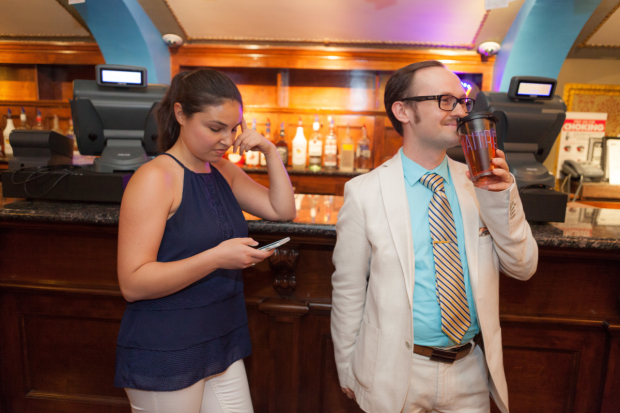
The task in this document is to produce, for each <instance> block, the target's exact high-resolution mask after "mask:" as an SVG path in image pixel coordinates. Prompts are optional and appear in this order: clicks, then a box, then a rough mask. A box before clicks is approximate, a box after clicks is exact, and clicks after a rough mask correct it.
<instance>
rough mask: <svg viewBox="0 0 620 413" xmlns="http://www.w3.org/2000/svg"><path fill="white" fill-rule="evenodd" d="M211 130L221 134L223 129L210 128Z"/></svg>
mask: <svg viewBox="0 0 620 413" xmlns="http://www.w3.org/2000/svg"><path fill="white" fill-rule="evenodd" d="M209 129H211V130H212V131H213V132H219V131H221V129H213V128H209Z"/></svg>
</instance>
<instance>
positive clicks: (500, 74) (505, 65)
mask: <svg viewBox="0 0 620 413" xmlns="http://www.w3.org/2000/svg"><path fill="white" fill-rule="evenodd" d="M600 2H601V0H526V1H525V3H523V6H521V10H520V11H519V13H518V14H517V17H516V18H515V20H514V22H513V24H512V26H511V27H510V30H508V33H507V34H506V37H505V38H504V41H503V42H502V47H501V49H500V52H499V53H498V55H497V58H496V60H495V66H494V76H493V90H494V91H500V92H507V91H508V86H509V85H510V79H511V78H512V77H513V76H542V77H551V78H554V79H557V78H558V75H559V73H560V69H561V68H562V65H563V64H564V60H565V59H566V56H567V55H568V52H569V51H570V49H571V47H572V46H573V43H575V39H576V38H577V36H578V35H579V33H580V32H581V29H582V28H583V26H584V25H585V24H586V22H587V21H588V19H589V18H590V16H591V15H592V13H593V12H594V9H596V8H597V7H598V5H599V3H600ZM560 94H561V91H560Z"/></svg>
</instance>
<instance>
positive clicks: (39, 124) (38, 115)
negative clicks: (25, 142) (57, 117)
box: [32, 109, 44, 130]
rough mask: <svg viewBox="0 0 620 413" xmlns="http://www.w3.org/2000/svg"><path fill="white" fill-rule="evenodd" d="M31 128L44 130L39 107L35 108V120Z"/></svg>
mask: <svg viewBox="0 0 620 413" xmlns="http://www.w3.org/2000/svg"><path fill="white" fill-rule="evenodd" d="M32 130H44V128H43V118H42V117H41V111H40V110H39V109H37V121H36V123H35V124H34V126H33V127H32Z"/></svg>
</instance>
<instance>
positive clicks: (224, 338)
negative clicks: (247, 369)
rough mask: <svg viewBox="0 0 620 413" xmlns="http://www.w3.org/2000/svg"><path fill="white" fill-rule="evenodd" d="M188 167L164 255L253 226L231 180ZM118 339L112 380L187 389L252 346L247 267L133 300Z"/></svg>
mask: <svg viewBox="0 0 620 413" xmlns="http://www.w3.org/2000/svg"><path fill="white" fill-rule="evenodd" d="M164 155H168V156H170V157H171V158H173V159H174V160H175V161H176V162H177V163H178V164H179V165H181V166H182V167H183V169H184V176H183V197H182V200H181V204H180V205H179V208H178V209H177V211H176V212H175V213H174V215H173V216H172V217H170V219H168V221H167V222H166V228H165V230H164V235H163V238H162V240H161V245H160V247H159V251H158V253H157V261H158V262H170V261H178V260H182V259H184V258H188V257H192V256H194V255H196V254H199V253H201V252H203V251H205V250H207V249H211V248H213V247H216V246H217V245H219V244H220V243H221V242H222V241H225V240H228V239H231V238H244V237H247V235H248V226H247V223H246V221H245V218H244V216H243V213H242V212H241V208H240V207H239V204H238V203H237V200H236V199H235V197H234V195H233V193H232V190H231V188H230V186H229V185H228V182H227V181H226V179H225V178H224V177H223V176H222V175H221V174H220V172H219V171H218V170H217V169H216V168H213V167H212V168H211V173H195V172H192V171H190V170H189V169H187V168H185V166H184V165H183V164H181V162H179V161H178V160H177V159H176V158H174V157H173V156H172V155H170V154H164ZM116 344H117V346H116V375H115V378H114V386H116V387H122V388H124V387H127V388H132V389H138V390H147V391H174V390H180V389H184V388H186V387H188V386H191V385H192V384H194V383H196V382H198V381H199V380H201V379H203V378H205V377H208V376H211V375H213V374H218V373H221V372H223V371H225V370H226V369H227V368H228V367H229V366H230V365H231V364H232V363H234V362H235V361H237V360H240V359H242V358H244V357H247V356H249V355H250V354H251V352H252V347H251V344H250V333H249V330H248V319H247V312H246V308H245V300H244V296H243V280H242V278H241V270H225V269H218V270H216V271H214V272H212V273H211V274H208V275H207V276H205V277H204V278H202V279H200V280H199V281H197V282H195V283H194V284H192V285H190V286H188V287H186V288H184V289H183V290H181V291H178V292H176V293H174V294H171V295H169V296H166V297H162V298H157V299H153V300H143V301H136V302H133V303H127V308H126V310H125V313H124V314H123V319H122V321H121V327H120V331H119V333H118V339H117V343H116Z"/></svg>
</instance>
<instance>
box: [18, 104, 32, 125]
mask: <svg viewBox="0 0 620 413" xmlns="http://www.w3.org/2000/svg"><path fill="white" fill-rule="evenodd" d="M15 129H19V130H28V129H30V126H28V118H27V117H26V109H24V107H23V106H22V113H20V115H19V126H17V127H16V128H15Z"/></svg>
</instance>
